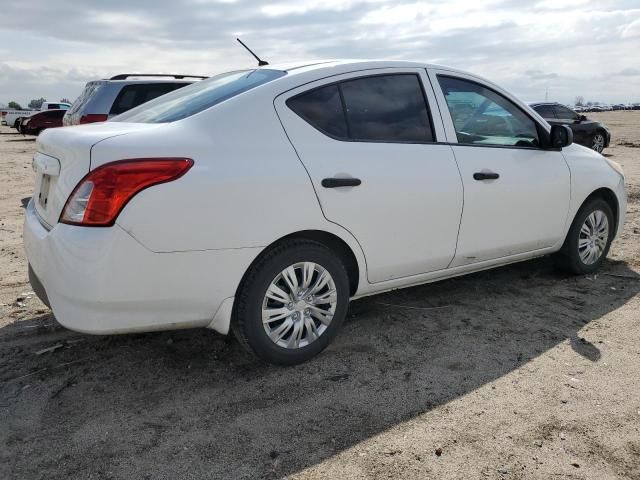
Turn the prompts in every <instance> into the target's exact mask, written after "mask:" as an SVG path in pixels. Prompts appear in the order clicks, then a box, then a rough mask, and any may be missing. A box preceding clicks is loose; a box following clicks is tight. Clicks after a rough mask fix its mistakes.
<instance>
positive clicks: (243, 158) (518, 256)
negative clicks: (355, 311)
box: [24, 61, 626, 364]
mask: <svg viewBox="0 0 640 480" xmlns="http://www.w3.org/2000/svg"><path fill="white" fill-rule="evenodd" d="M37 151H38V152H37V154H36V155H35V157H34V159H33V166H34V169H35V171H36V185H35V193H34V195H33V199H32V200H31V202H30V203H29V205H28V208H27V210H26V220H25V226H24V242H25V248H26V251H27V256H28V259H29V263H30V268H29V270H30V278H31V282H32V285H33V287H34V290H35V291H36V292H37V293H38V295H39V296H40V298H42V299H43V301H45V303H47V304H49V305H50V306H51V308H52V309H53V312H54V314H55V316H56V318H57V319H58V321H59V322H60V323H61V324H63V325H65V326H67V327H68V328H70V329H73V330H77V331H80V332H87V333H95V334H112V333H126V332H141V331H151V330H163V329H178V328H191V327H208V328H212V329H214V330H217V331H218V332H221V333H223V334H226V333H228V332H229V330H230V329H231V330H233V331H234V332H235V334H236V336H237V337H238V338H239V340H240V342H241V343H242V344H243V345H244V346H245V347H246V348H248V349H249V351H251V352H253V353H254V354H256V355H257V356H258V357H260V358H261V359H263V360H266V361H269V362H274V363H279V364H295V363H299V362H302V361H305V360H307V359H309V358H311V357H313V356H314V355H316V354H318V353H319V352H320V351H322V350H323V349H324V348H325V347H326V346H327V345H328V344H329V343H330V342H331V340H332V339H333V337H334V336H335V335H336V333H337V331H338V329H339V327H340V325H341V323H342V322H343V320H344V317H345V315H346V312H347V306H348V303H349V300H350V299H354V298H358V297H363V296H366V295H372V294H375V293H379V292H383V291H386V290H391V289H395V288H401V287H406V286H410V285H416V284H421V283H425V282H432V281H436V280H440V279H443V278H449V277H453V276H457V275H463V274H466V273H470V272H476V271H479V270H484V269H488V268H492V267H496V266H499V265H505V264H508V263H512V262H518V261H521V260H526V259H530V258H533V257H538V256H541V255H546V254H555V256H556V258H557V259H558V262H559V264H560V265H561V266H563V267H564V268H566V269H569V270H571V271H573V272H575V273H577V274H585V273H590V272H593V271H595V270H596V269H597V268H598V267H600V265H601V264H602V263H603V261H604V259H605V257H606V255H607V252H608V250H609V246H610V245H611V242H612V240H613V239H614V237H615V236H616V234H617V233H618V232H620V231H621V230H622V225H623V221H624V212H625V205H626V197H625V192H624V177H623V174H622V171H621V168H620V166H619V165H617V164H616V163H614V162H612V161H610V160H608V159H606V158H604V157H603V156H602V155H600V154H598V153H596V152H594V151H592V150H589V149H587V148H584V147H581V146H579V145H573V144H572V135H571V130H570V129H569V128H568V127H565V126H559V125H558V126H554V127H550V126H549V125H548V124H547V123H546V122H545V121H544V120H543V119H542V118H541V117H540V116H539V115H537V114H536V113H535V112H534V111H533V110H532V109H531V108H529V107H528V106H527V105H525V104H524V103H522V102H521V101H519V100H518V99H516V98H515V97H514V96H512V95H510V94H509V93H507V92H506V91H504V90H503V89H501V88H500V87H498V86H497V85H494V84H493V83H491V82H489V81H487V80H484V79H482V78H479V77H477V76H474V75H471V74H468V73H463V72H460V71H458V70H454V69H450V68H446V67H440V66H433V65H426V64H421V63H413V62H400V61H331V62H322V63H315V64H308V65H305V64H296V65H274V66H266V67H261V68H256V69H250V70H242V71H234V72H229V73H224V74H221V75H218V76H215V77H212V78H210V79H208V80H204V81H202V82H198V83H195V84H193V85H191V86H188V87H185V88H182V89H179V90H176V91H174V92H172V93H169V94H167V95H164V96H162V97H159V98H157V99H155V100H152V101H150V102H148V103H145V104H144V105H141V106H140V107H137V108H134V109H133V110H130V111H128V112H126V113H124V114H122V115H120V116H118V117H115V118H114V119H113V120H112V121H109V122H105V123H102V124H94V125H86V126H77V127H65V128H57V129H52V130H47V131H45V132H44V133H43V134H42V135H41V136H40V137H39V138H38V142H37Z"/></svg>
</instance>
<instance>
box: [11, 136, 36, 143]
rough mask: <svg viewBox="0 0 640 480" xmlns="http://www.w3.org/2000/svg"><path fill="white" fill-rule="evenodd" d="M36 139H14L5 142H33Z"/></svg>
mask: <svg viewBox="0 0 640 480" xmlns="http://www.w3.org/2000/svg"><path fill="white" fill-rule="evenodd" d="M35 141H36V137H33V138H16V139H13V140H7V142H35Z"/></svg>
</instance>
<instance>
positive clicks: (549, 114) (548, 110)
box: [533, 105, 556, 119]
mask: <svg viewBox="0 0 640 480" xmlns="http://www.w3.org/2000/svg"><path fill="white" fill-rule="evenodd" d="M533 109H534V110H535V111H536V112H538V113H539V114H540V116H541V117H542V118H551V119H555V118H556V114H555V112H554V111H553V106H552V105H536V106H535V107H533Z"/></svg>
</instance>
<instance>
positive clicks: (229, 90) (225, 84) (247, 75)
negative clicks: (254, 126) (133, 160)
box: [111, 68, 286, 123]
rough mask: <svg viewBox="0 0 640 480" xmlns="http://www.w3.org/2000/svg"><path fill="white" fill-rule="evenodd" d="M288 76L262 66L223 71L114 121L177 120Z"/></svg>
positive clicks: (147, 121) (157, 99)
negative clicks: (253, 68) (259, 67)
mask: <svg viewBox="0 0 640 480" xmlns="http://www.w3.org/2000/svg"><path fill="white" fill-rule="evenodd" d="M284 75H286V72H282V71H279V70H268V69H262V68H261V69H257V70H240V71H236V72H228V73H222V74H220V75H216V76H215V77H211V78H208V79H207V80H203V81H201V82H196V83H194V84H192V85H189V86H188V87H184V88H180V89H178V90H175V91H173V92H171V93H168V94H166V95H163V96H161V97H158V98H156V99H154V100H151V101H149V102H147V103H144V104H142V105H140V106H139V107H136V108H133V109H132V110H129V111H128V112H125V113H123V114H122V115H118V116H117V117H114V118H113V119H111V121H114V122H133V123H168V122H175V121H176V120H182V119H183V118H187V117H190V116H191V115H194V114H196V113H199V112H202V111H203V110H206V109H207V108H209V107H212V106H214V105H216V104H218V103H220V102H223V101H225V100H228V99H229V98H232V97H235V96H236V95H239V94H241V93H243V92H246V91H248V90H251V89H252V88H255V87H257V86H259V85H263V84H265V83H267V82H270V81H272V80H275V79H276V78H280V77H282V76H284Z"/></svg>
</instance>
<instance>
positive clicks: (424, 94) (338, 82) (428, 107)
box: [284, 71, 442, 145]
mask: <svg viewBox="0 0 640 480" xmlns="http://www.w3.org/2000/svg"><path fill="white" fill-rule="evenodd" d="M393 75H414V76H415V77H416V78H417V80H418V85H419V86H420V91H421V93H422V99H423V101H424V105H425V109H426V110H427V116H428V118H429V130H430V131H431V138H432V139H433V140H431V141H422V142H421V141H407V140H374V139H370V140H366V139H365V140H363V139H357V138H351V126H350V124H349V116H348V115H347V107H346V103H345V100H344V94H343V93H342V87H341V84H342V83H344V82H348V81H351V80H360V79H364V78H373V77H386V76H393ZM427 79H428V77H427ZM332 85H336V86H337V87H338V91H339V93H340V102H341V103H342V109H343V115H344V118H345V122H346V126H347V135H348V137H346V138H345V137H337V136H335V135H332V134H330V133H328V132H326V131H324V130H321V129H319V128H317V127H316V126H315V125H313V124H311V123H310V122H308V121H307V120H306V119H304V118H303V117H302V116H300V115H299V114H298V113H297V112H295V111H294V110H293V109H292V108H291V107H290V106H289V104H288V102H289V100H291V99H293V98H296V97H298V96H301V95H305V94H306V93H309V92H312V91H314V90H318V89H321V88H325V87H329V86H332ZM284 103H285V105H286V106H287V108H289V110H291V111H292V112H293V113H294V114H295V115H297V116H298V117H300V118H301V119H302V120H304V121H305V122H307V123H308V124H309V125H310V126H311V127H313V128H315V129H316V130H317V131H319V132H320V133H322V134H323V135H326V136H327V137H329V138H332V139H333V140H337V141H339V142H354V143H398V144H417V145H434V144H441V143H442V142H438V141H437V136H436V130H435V127H434V124H433V114H432V112H431V105H430V102H429V99H428V95H427V92H426V90H425V85H424V80H423V78H422V77H421V76H420V74H419V73H418V72H417V71H413V72H409V71H400V72H385V73H368V74H365V75H356V76H353V77H348V78H341V79H340V80H335V81H333V82H329V83H324V84H322V85H318V86H316V87H313V88H310V89H308V90H304V91H302V92H299V93H296V94H295V95H291V96H290V97H288V98H286V100H285V102H284Z"/></svg>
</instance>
